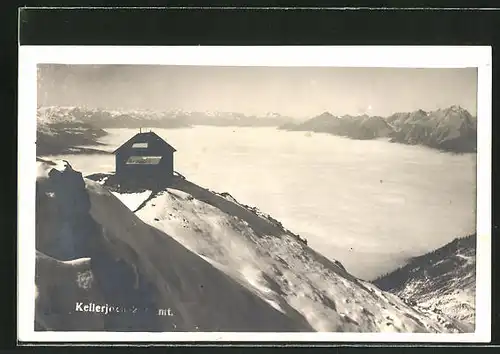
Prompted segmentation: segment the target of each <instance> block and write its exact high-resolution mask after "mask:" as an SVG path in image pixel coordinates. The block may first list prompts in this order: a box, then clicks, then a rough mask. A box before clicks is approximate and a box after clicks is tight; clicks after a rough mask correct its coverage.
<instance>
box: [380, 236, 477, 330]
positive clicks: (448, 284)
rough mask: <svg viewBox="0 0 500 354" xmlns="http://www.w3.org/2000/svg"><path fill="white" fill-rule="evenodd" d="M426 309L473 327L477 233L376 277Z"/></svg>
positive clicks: (411, 301)
mask: <svg viewBox="0 0 500 354" xmlns="http://www.w3.org/2000/svg"><path fill="white" fill-rule="evenodd" d="M374 282H375V284H377V286H379V287H380V288H382V289H384V290H387V291H390V292H392V293H394V294H396V295H398V296H399V297H401V298H403V299H405V301H407V302H408V303H411V304H413V305H414V306H417V307H418V308H420V309H422V310H423V311H429V312H434V313H440V314H443V315H445V316H448V317H449V318H451V319H453V320H454V321H457V322H459V323H461V324H462V325H463V326H464V327H467V328H469V330H470V331H473V329H474V325H475V308H476V305H475V303H476V235H470V236H467V237H463V238H457V239H455V240H454V241H452V242H450V243H448V244H446V245H444V246H443V247H441V248H439V249H437V250H435V251H433V252H429V253H427V254H425V255H422V256H419V257H415V258H412V259H411V260H410V261H409V262H408V264H407V265H405V266H404V267H401V268H399V269H397V270H395V271H393V272H391V273H389V274H387V275H385V276H382V277H380V278H379V279H377V280H375V281H374Z"/></svg>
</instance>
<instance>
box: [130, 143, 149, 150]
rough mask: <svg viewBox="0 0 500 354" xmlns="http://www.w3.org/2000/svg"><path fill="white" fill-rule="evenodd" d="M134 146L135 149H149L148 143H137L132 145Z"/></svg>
mask: <svg viewBox="0 0 500 354" xmlns="http://www.w3.org/2000/svg"><path fill="white" fill-rule="evenodd" d="M132 148H134V149H147V148H148V143H135V144H133V145H132Z"/></svg>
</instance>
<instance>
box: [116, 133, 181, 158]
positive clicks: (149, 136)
mask: <svg viewBox="0 0 500 354" xmlns="http://www.w3.org/2000/svg"><path fill="white" fill-rule="evenodd" d="M155 140H156V141H160V142H161V144H162V145H164V146H165V149H167V150H171V151H172V152H175V151H177V150H176V149H175V148H174V147H173V146H172V145H170V144H169V143H167V142H166V141H165V140H163V139H162V138H160V137H159V136H158V135H157V134H156V133H153V132H146V133H137V134H136V135H134V136H133V137H132V138H130V139H129V140H127V141H126V142H125V143H123V144H122V146H120V147H119V148H118V149H116V150H115V151H113V154H116V153H118V152H120V151H121V150H124V149H127V148H131V147H132V145H133V144H134V143H136V142H137V143H139V142H141V143H142V142H150V141H155Z"/></svg>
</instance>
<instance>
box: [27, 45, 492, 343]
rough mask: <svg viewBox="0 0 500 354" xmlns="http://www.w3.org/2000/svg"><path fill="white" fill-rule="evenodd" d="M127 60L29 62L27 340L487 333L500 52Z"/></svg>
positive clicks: (228, 54) (212, 52)
mask: <svg viewBox="0 0 500 354" xmlns="http://www.w3.org/2000/svg"><path fill="white" fill-rule="evenodd" d="M122 49H123V51H120V48H115V49H109V52H107V53H108V55H105V54H102V56H98V55H97V56H92V54H91V53H105V52H106V51H105V50H104V49H101V52H99V49H95V50H93V51H91V52H90V51H89V52H88V53H89V54H88V55H83V54H82V53H85V48H84V47H81V48H76V49H72V50H69V49H66V50H64V49H61V51H62V52H61V53H62V54H61V55H60V56H59V57H58V55H59V54H58V53H59V52H58V51H57V50H55V49H50V48H49V49H44V48H43V47H42V48H38V49H36V48H31V49H30V50H31V52H29V53H35V52H36V50H39V51H40V52H41V53H42V54H41V56H40V57H37V56H36V55H35V56H33V54H29V53H28V50H27V51H26V53H23V52H22V51H21V52H20V65H25V64H26V66H25V68H26V69H25V71H21V73H23V72H25V73H26V74H25V76H23V77H20V90H21V91H20V102H19V107H20V119H19V133H20V138H19V159H20V160H19V174H20V192H19V193H20V221H19V223H20V229H19V242H18V244H19V247H20V249H19V267H20V271H19V274H20V275H19V276H20V280H19V282H20V285H19V286H20V290H19V291H20V293H19V294H20V295H19V296H20V300H19V308H20V311H22V312H24V315H26V316H27V317H26V316H24V317H23V318H25V319H23V320H22V321H24V322H23V323H25V324H24V326H25V327H26V326H27V327H30V328H28V329H27V330H26V331H27V332H26V333H29V334H30V335H33V336H34V337H36V338H38V339H41V338H44V337H43V336H44V335H50V334H51V333H52V334H53V336H52V337H50V338H51V340H52V341H54V340H55V339H54V338H59V337H60V336H61V333H60V332H64V336H68V337H67V338H77V339H78V340H83V338H84V335H88V336H92V335H93V334H95V335H99V334H102V336H101V337H99V340H106V338H122V339H124V340H131V339H132V337H133V335H134V334H135V333H145V332H148V335H151V336H152V337H151V338H154V340H169V341H175V340H214V339H215V340H219V339H220V338H224V340H237V339H238V338H244V339H245V340H249V339H252V338H255V340H266V339H271V337H270V336H271V335H274V337H272V338H274V339H275V340H276V339H279V338H286V339H287V340H294V338H296V339H300V340H332V341H350V340H356V341H363V340H365V339H366V340H367V341H382V340H383V341H392V340H394V341H412V338H413V337H412V335H414V336H416V337H415V338H416V339H418V340H426V341H427V340H429V339H426V338H433V339H431V340H436V341H460V340H462V339H461V338H463V340H469V341H476V342H477V341H479V340H481V338H489V333H488V331H489V330H490V313H489V307H488V306H489V301H490V291H491V290H490V288H489V279H488V276H489V269H485V267H486V268H488V267H489V263H488V262H489V252H490V251H489V242H490V233H489V232H490V231H489V225H488V220H489V219H488V218H489V209H488V208H489V204H488V201H489V198H490V196H489V194H490V192H489V189H488V188H489V186H488V185H487V183H480V181H481V178H483V177H481V176H482V175H481V174H482V173H486V174H489V172H488V171H489V170H484V168H486V169H489V168H490V165H489V162H490V161H489V160H488V152H486V150H488V149H490V147H489V145H488V144H489V140H488V139H490V134H491V133H490V132H489V131H488V129H489V128H488V124H490V123H491V122H490V120H491V116H489V115H490V114H491V113H490V109H491V108H490V107H487V105H488V103H489V102H490V101H489V100H491V97H488V95H490V94H491V91H490V90H491V88H484V85H482V84H481V80H483V84H484V83H485V82H484V77H485V75H484V74H483V73H486V75H487V74H488V70H490V69H491V68H490V67H489V64H488V63H489V57H487V56H486V57H485V58H484V56H481V55H479V54H481V53H485V52H488V51H485V50H484V48H476V49H478V51H477V52H478V53H479V54H478V55H476V56H474V55H472V54H471V55H470V57H472V59H470V60H468V59H467V54H468V53H469V54H470V53H476V52H474V51H473V48H467V47H465V48H461V49H460V48H458V49H457V48H455V50H456V52H455V54H453V53H452V55H451V56H452V57H453V60H451V61H450V64H449V65H442V63H445V64H446V58H444V57H443V56H442V55H441V56H439V54H436V56H435V58H436V60H435V63H433V62H432V59H431V58H430V56H429V55H428V53H427V52H425V50H424V49H425V48H424V49H422V57H423V58H424V57H425V58H426V59H424V60H423V64H422V65H421V66H419V65H417V64H413V65H411V64H408V63H417V58H418V57H417V58H416V57H415V55H414V54H415V51H418V47H417V48H414V49H413V51H411V50H407V51H405V50H404V49H403V48H397V47H395V48H393V49H392V52H390V53H389V49H387V48H386V49H384V48H378V50H379V51H378V52H377V53H378V54H377V53H376V54H374V55H372V54H371V53H372V52H373V53H375V51H376V50H377V48H370V49H369V50H368V49H366V53H365V54H364V55H362V56H361V57H359V56H358V57H357V63H361V64H356V65H355V64H353V65H348V63H349V62H348V58H349V55H350V54H352V50H351V51H350V50H349V49H347V48H334V47H332V48H331V49H330V50H331V53H329V52H328V48H327V49H325V48H319V49H318V50H317V53H315V48H314V47H311V48H310V49H307V51H309V53H308V54H304V49H300V48H288V49H287V50H288V51H287V50H285V49H283V50H282V53H283V55H281V56H280V55H277V54H276V53H280V48H272V49H270V50H267V49H265V48H260V49H255V51H254V57H255V58H254V59H251V60H247V61H245V60H239V59H238V58H241V57H243V56H244V55H245V54H241V53H250V51H249V48H247V49H241V48H236V47H235V48H231V47H227V48H224V49H222V48H211V49H210V48H209V49H207V48H194V49H193V50H192V51H184V52H183V51H182V49H178V51H179V54H178V55H177V56H176V49H175V48H170V49H169V50H170V52H168V53H166V54H165V55H164V57H162V56H161V55H155V56H153V55H151V54H143V55H141V56H140V58H143V59H144V58H146V59H147V58H149V61H146V60H143V61H142V62H141V60H140V58H139V59H136V60H132V59H131V58H134V56H133V53H140V51H141V50H143V49H139V48H136V49H134V48H127V49H124V48H122ZM205 49H206V53H205V52H204V50H205ZM291 49H295V50H296V53H297V55H296V57H293V56H290V55H289V53H290V52H289V51H290V50H291ZM480 49H483V50H482V51H481V50H480ZM134 50H135V52H133V51H134ZM164 50H167V49H164ZM258 50H260V52H259V51H258ZM357 50H358V51H357V52H356V53H358V54H359V51H361V50H362V48H358V49H357ZM426 50H427V51H429V50H431V49H429V48H427V49H426ZM435 50H439V49H435ZM441 50H445V49H441ZM460 50H463V52H464V54H463V55H462V56H461V57H460V58H461V59H462V61H463V62H464V63H463V64H462V63H460V62H459V58H458V55H456V53H457V51H458V52H459V51H460ZM126 51H128V52H126ZM238 51H240V53H239V54H234V53H238ZM109 53H115V54H116V55H115V56H114V57H112V56H110V55H109ZM127 53H128V54H127ZM187 53H188V54H189V53H191V54H189V55H188V54H187ZM343 53H344V54H343ZM391 53H392V54H391ZM216 54H217V55H218V56H217V55H216ZM302 54H304V55H305V57H304V58H302V59H300V58H298V57H300V55H302ZM72 55H74V56H72ZM343 55H344V56H343ZM356 55H357V54H356ZM321 56H322V61H321V64H318V59H311V58H319V57H321ZM138 57H139V56H137V58H138ZM219 57H220V58H222V59H220V60H216V58H219ZM283 57H287V58H289V60H288V61H286V60H283V61H282V62H281V63H280V58H283ZM406 57H408V58H410V59H404V58H406ZM23 58H25V62H23ZM113 58H115V59H116V60H115V59H113ZM162 58H168V59H165V60H164V61H163V62H162ZM183 58H184V59H183ZM308 58H309V59H311V60H309V61H308ZM377 58H378V59H379V61H376V60H377ZM384 58H385V59H386V60H387V62H385V63H383V62H381V61H380V60H383V59H384ZM401 58H403V59H401ZM477 58H482V60H483V61H482V62H481V61H478V59H477ZM205 59H206V61H204V60H205ZM113 60H114V61H113ZM154 60H156V61H157V62H154ZM238 60H239V61H238ZM370 60H372V61H373V64H371V65H370ZM398 60H399V61H398ZM405 60H406V61H405ZM127 61H128V62H127ZM475 62H477V63H476V64H475V65H474V63H475ZM23 63H25V64H23ZM405 63H406V64H405ZM440 63H441V64H440ZM484 63H486V65H483V64H484ZM382 64H383V65H382ZM482 70H483V71H482ZM22 75H24V74H22ZM486 84H487V82H486ZM23 88H24V91H23ZM482 97H486V98H482ZM35 125H36V129H35ZM484 144H486V145H484ZM484 154H485V155H484ZM483 155H484V156H485V157H484V158H482V157H483ZM481 169H483V170H481ZM481 171H482V172H481ZM484 178H489V177H484ZM21 179H22V181H21ZM483 181H486V182H487V179H486V180H483ZM481 193H482V194H481ZM480 195H481V196H480ZM23 203H25V204H23ZM23 205H24V207H23ZM23 208H24V209H23ZM481 208H483V209H481ZM21 209H22V210H21ZM480 210H482V211H483V212H482V213H481V212H480ZM23 218H24V219H23ZM481 218H483V219H481ZM480 223H482V226H480ZM485 223H486V224H485ZM21 225H22V226H21ZM480 252H483V253H482V254H481V255H480V254H479V253H480ZM481 260H482V261H483V263H482V264H480V262H481ZM481 277H482V278H481ZM481 279H482V280H481ZM21 283H22V284H24V285H21ZM20 316H21V314H20ZM30 316H31V317H30ZM20 318H21V317H20ZM20 321H21V319H20ZM31 327H32V328H31ZM115 334H116V335H117V336H118V337H112V335H115ZM280 334H282V335H283V337H279V336H280ZM316 334H318V335H320V336H321V337H317V338H321V339H315V338H314V335H316ZM72 335H74V336H75V337H72ZM162 335H164V337H162ZM188 335H189V336H190V337H189V338H188ZM238 335H240V336H241V337H238ZM329 335H332V336H329ZM364 335H366V337H363V336H364ZM426 336H430V337H426ZM440 336H443V337H440ZM47 338H48V337H47ZM67 338H66V340H67ZM89 338H91V337H89ZM92 338H93V337H92ZM96 338H97V337H96ZM143 338H144V337H143ZM148 338H149V337H148ZM162 338H163V339H162ZM440 338H441V339H440ZM60 339H64V338H60ZM137 340H142V341H144V339H139V338H138V339H137Z"/></svg>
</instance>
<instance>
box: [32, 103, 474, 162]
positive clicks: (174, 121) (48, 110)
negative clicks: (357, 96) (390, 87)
mask: <svg viewBox="0 0 500 354" xmlns="http://www.w3.org/2000/svg"><path fill="white" fill-rule="evenodd" d="M197 125H208V126H219V127H224V126H228V127H229V126H232V127H277V128H278V129H280V130H287V131H306V132H316V133H329V134H333V135H337V136H343V137H348V138H351V139H359V140H369V139H378V138H386V139H388V140H389V141H391V142H395V143H403V144H409V145H424V146H428V147H431V148H435V149H439V150H442V151H448V152H455V153H463V152H475V151H476V146H477V119H476V117H473V116H472V115H471V114H470V113H469V112H468V111H467V110H465V109H463V108H462V107H459V106H451V107H449V108H446V109H438V110H435V111H431V112H425V111H423V110H418V111H414V112H406V113H394V114H392V115H391V116H389V117H380V116H368V115H366V114H364V115H359V116H350V115H344V116H341V117H338V116H334V115H332V114H331V113H329V112H324V113H323V114H321V115H319V116H316V117H314V118H311V119H309V120H306V121H298V120H296V119H294V118H291V117H288V116H282V115H280V114H279V113H274V112H271V113H268V114H266V115H263V116H251V115H245V114H242V113H235V112H187V111H181V110H172V111H166V112H154V111H108V110H100V109H86V108H80V107H41V108H39V109H38V128H37V135H38V141H37V144H38V149H39V152H38V153H39V154H51V153H70V152H71V153H75V152H78V151H76V150H78V149H80V150H81V148H75V146H81V145H99V144H98V143H96V141H97V139H98V138H100V137H102V136H104V135H106V134H107V133H106V131H105V129H109V128H129V129H137V128H166V129H173V128H185V127H192V126H197ZM70 147H71V148H70ZM68 149H70V150H68ZM75 149H76V150H75ZM82 151H83V150H82ZM85 152H92V151H90V150H89V149H86V150H85Z"/></svg>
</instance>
